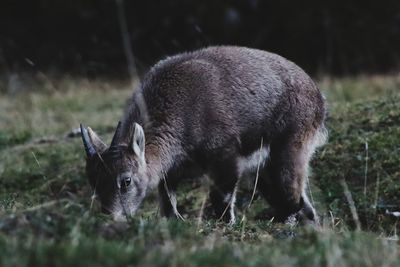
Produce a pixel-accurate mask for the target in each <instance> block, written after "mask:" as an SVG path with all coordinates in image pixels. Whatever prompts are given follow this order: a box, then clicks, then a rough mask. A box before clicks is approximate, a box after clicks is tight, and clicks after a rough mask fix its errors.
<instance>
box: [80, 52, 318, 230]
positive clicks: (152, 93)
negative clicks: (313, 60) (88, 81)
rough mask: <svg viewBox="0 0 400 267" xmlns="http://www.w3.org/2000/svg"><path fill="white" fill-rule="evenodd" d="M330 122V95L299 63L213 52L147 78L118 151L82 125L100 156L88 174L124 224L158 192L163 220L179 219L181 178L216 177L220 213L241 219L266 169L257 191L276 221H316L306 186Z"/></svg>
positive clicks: (158, 68) (214, 199) (179, 60)
mask: <svg viewBox="0 0 400 267" xmlns="http://www.w3.org/2000/svg"><path fill="white" fill-rule="evenodd" d="M324 118H325V102H324V98H323V96H322V95H321V93H320V91H319V89H318V88H317V86H316V85H315V84H314V82H313V81H312V79H311V78H310V77H309V76H308V75H307V74H306V73H305V72H304V71H303V70H302V69H301V68H300V67H298V66H297V65H295V64H294V63H293V62H291V61H288V60H287V59H285V58H283V57H281V56H278V55H276V54H272V53H268V52H265V51H261V50H256V49H249V48H244V47H228V46H220V47H209V48H205V49H201V50H198V51H194V52H190V53H183V54H179V55H176V56H173V57H169V58H167V59H165V60H162V61H160V62H159V63H157V64H156V65H155V66H154V67H153V68H152V69H151V70H150V71H149V72H148V73H147V74H146V75H145V77H144V79H143V81H142V83H141V85H140V86H139V88H138V89H137V90H136V91H135V92H134V94H133V97H132V98H131V99H130V101H129V104H128V106H127V108H126V110H125V113H124V117H123V119H122V123H121V124H120V125H119V127H118V129H117V131H116V134H115V137H114V140H113V142H112V145H111V146H110V147H108V148H107V146H106V145H104V143H102V142H101V140H100V139H99V138H98V136H97V135H96V134H95V133H94V132H93V131H92V130H91V129H90V128H88V129H86V128H84V127H83V128H82V133H83V138H84V143H85V145H86V151H87V152H88V146H89V147H91V148H92V149H94V151H95V152H93V150H92V153H89V152H88V160H87V172H88V176H89V180H90V181H91V184H92V186H93V187H95V188H96V191H97V194H98V195H99V197H100V201H101V202H102V205H103V209H104V210H106V211H107V210H108V211H109V212H111V213H112V214H113V215H114V216H115V217H116V218H117V217H118V216H122V217H123V216H126V215H132V214H133V213H134V212H135V211H136V209H137V208H138V206H139V204H140V202H141V201H142V199H143V198H144V196H145V192H146V191H147V190H148V189H151V188H155V187H157V186H158V189H159V194H160V204H161V213H162V214H163V215H165V216H174V215H177V214H178V213H177V210H176V200H175V189H176V187H177V185H178V184H179V181H180V179H181V178H183V177H185V176H188V175H201V174H208V175H209V177H210V178H212V180H213V181H214V185H213V188H212V190H211V192H210V201H211V203H212V205H213V207H214V211H215V215H216V216H217V217H218V218H219V217H223V218H224V219H226V220H228V221H231V222H233V221H234V212H233V208H234V202H235V192H236V189H235V188H236V184H237V181H238V179H239V178H240V177H241V176H243V174H244V173H245V172H246V171H247V170H249V169H251V168H254V166H258V167H260V169H261V170H260V172H259V179H258V187H257V188H258V189H259V191H260V192H261V193H262V195H263V196H264V197H265V198H266V200H267V201H268V202H269V203H270V205H271V206H272V207H273V208H274V211H275V214H274V216H275V218H276V219H279V220H285V219H286V218H288V217H289V216H291V215H293V214H295V215H298V216H299V217H300V218H302V219H307V220H312V221H315V220H316V219H317V218H316V214H315V211H314V209H313V207H312V206H311V204H310V202H309V201H308V198H307V195H306V193H305V179H306V178H307V168H308V163H309V161H310V158H311V156H312V153H313V152H314V150H315V148H316V147H317V146H318V145H321V144H323V142H324V140H325V135H326V134H325V132H326V131H325V128H324ZM85 135H86V139H85ZM267 158H268V160H266V159H267ZM254 159H256V160H255V161H254ZM259 159H261V162H260V161H259ZM228 208H229V209H228ZM227 210H229V212H227Z"/></svg>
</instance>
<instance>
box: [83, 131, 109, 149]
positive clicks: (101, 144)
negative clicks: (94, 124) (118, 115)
mask: <svg viewBox="0 0 400 267" xmlns="http://www.w3.org/2000/svg"><path fill="white" fill-rule="evenodd" d="M87 131H88V134H89V138H90V140H91V141H92V144H93V146H94V148H95V149H96V151H97V153H102V152H103V151H104V150H106V149H107V145H106V144H105V143H104V142H103V141H101V139H100V137H99V136H98V135H97V134H96V133H95V132H94V131H93V130H92V129H91V128H90V127H87Z"/></svg>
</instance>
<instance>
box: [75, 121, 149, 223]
mask: <svg viewBox="0 0 400 267" xmlns="http://www.w3.org/2000/svg"><path fill="white" fill-rule="evenodd" d="M81 133H82V140H83V145H84V147H85V150H86V155H87V160H86V173H87V177H88V179H89V183H90V185H91V187H92V189H93V190H94V192H95V194H96V196H97V197H98V198H99V200H100V202H101V207H102V211H103V212H105V213H109V214H112V216H113V217H114V219H115V220H124V219H125V218H126V217H127V216H132V215H133V214H134V213H135V212H136V210H137V209H138V207H139V205H140V203H141V202H142V200H143V198H144V197H145V194H146V189H147V185H148V179H147V176H146V171H145V170H146V160H145V156H144V155H145V154H144V149H145V137H144V132H143V128H142V127H141V126H140V125H139V124H136V123H135V125H134V126H133V128H132V130H131V131H130V134H129V137H128V138H127V139H128V140H121V138H120V136H121V122H119V123H118V126H117V129H116V131H115V134H114V137H113V139H112V141H111V145H110V146H109V147H107V145H106V144H105V143H104V142H103V141H102V140H101V139H100V137H99V136H98V135H97V134H96V133H95V132H94V131H93V130H92V129H91V128H90V127H87V128H85V127H84V126H82V124H81Z"/></svg>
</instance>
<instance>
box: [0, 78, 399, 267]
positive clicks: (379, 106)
mask: <svg viewBox="0 0 400 267" xmlns="http://www.w3.org/2000/svg"><path fill="white" fill-rule="evenodd" d="M319 84H320V86H321V88H322V90H323V91H324V93H325V95H326V96H327V99H328V102H329V118H328V121H327V125H328V128H329V132H330V137H329V142H328V144H327V145H325V146H324V147H322V148H321V149H320V150H319V152H318V153H317V154H316V156H315V157H314V160H313V161H312V166H311V172H310V173H311V175H310V184H311V185H310V189H311V192H312V198H313V201H314V203H315V206H316V207H317V210H318V212H319V214H320V216H321V217H322V222H323V226H322V228H321V229H319V230H315V229H311V228H308V227H303V226H300V225H295V226H293V225H284V224H278V223H274V222H270V221H268V220H262V219H260V218H261V217H262V215H263V213H264V211H265V209H266V208H267V205H266V204H265V203H264V201H263V200H262V199H261V198H260V197H258V196H256V198H255V201H254V203H253V204H252V206H251V208H250V209H247V208H246V207H247V205H248V202H249V199H250V196H251V191H252V185H253V180H252V179H251V177H250V178H249V179H247V180H246V181H244V182H243V183H242V184H241V186H240V189H239V200H238V209H237V214H238V218H239V220H238V222H237V223H236V224H235V225H233V226H228V225H226V224H224V223H222V222H219V221H215V220H210V219H203V218H201V217H200V216H199V214H200V211H201V207H202V204H203V202H204V200H205V196H206V192H207V186H206V184H207V183H208V181H207V180H203V181H193V180H188V181H187V182H186V183H185V185H184V186H182V189H181V190H180V191H179V192H178V206H179V209H180V211H181V213H182V215H183V216H184V217H185V219H186V220H185V221H179V220H169V221H168V220H165V219H162V218H160V216H159V214H158V208H157V196H156V194H155V193H153V194H151V195H149V196H148V197H147V199H146V200H145V203H144V206H143V207H142V209H141V211H140V212H139V214H138V215H137V216H136V217H135V218H134V219H133V220H132V221H131V222H129V223H114V222H112V221H111V220H110V219H109V218H108V217H106V216H104V215H102V214H100V213H99V207H98V204H97V202H95V201H94V202H93V201H92V198H91V196H92V192H91V190H90V188H89V186H88V183H87V182H86V177H85V173H84V166H85V161H84V157H85V155H84V150H83V148H82V144H81V139H80V138H79V137H68V136H67V134H68V133H69V132H70V131H71V129H73V128H76V127H78V125H79V122H84V123H86V124H88V125H90V126H91V127H92V128H94V129H95V130H96V131H97V132H98V133H99V134H101V135H102V136H103V137H104V138H105V139H106V140H108V141H110V138H111V136H112V134H113V130H114V127H115V125H116V123H117V121H118V119H119V118H120V116H121V115H122V110H123V106H124V104H125V101H126V100H127V98H128V97H129V96H130V94H131V89H129V88H128V86H127V85H126V84H124V83H115V82H113V83H106V82H101V81H98V82H96V81H87V80H85V79H70V78H66V79H61V80H59V81H53V82H50V81H45V82H42V83H39V84H38V85H37V86H36V87H35V88H34V89H29V92H24V93H21V92H19V93H18V92H14V91H13V92H6V89H3V90H0V91H3V93H1V95H0V266H2V267H6V266H185V267H186V266H400V246H399V245H400V242H399V238H398V231H399V230H400V226H399V224H400V222H399V217H396V214H395V213H392V212H394V211H400V77H393V76H391V77H380V76H376V77H358V78H347V79H322V80H321V81H320V83H319ZM0 89H1V88H0ZM205 203H206V205H205V206H206V207H207V202H205Z"/></svg>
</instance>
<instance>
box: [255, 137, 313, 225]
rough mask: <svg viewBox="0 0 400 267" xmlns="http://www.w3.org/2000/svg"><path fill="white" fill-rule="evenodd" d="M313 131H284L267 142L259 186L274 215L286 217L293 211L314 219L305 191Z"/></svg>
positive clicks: (279, 218)
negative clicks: (299, 133) (268, 146)
mask: <svg viewBox="0 0 400 267" xmlns="http://www.w3.org/2000/svg"><path fill="white" fill-rule="evenodd" d="M312 139H313V135H310V136H307V137H303V136H296V135H292V136H290V135H286V136H284V137H281V138H280V139H279V140H275V142H273V143H272V144H271V145H270V149H271V150H270V157H269V160H268V162H267V164H266V166H265V167H264V169H263V170H262V172H261V174H260V181H259V190H260V191H261V193H262V194H263V195H264V197H265V198H266V199H267V201H268V202H269V203H270V204H271V206H272V207H273V209H274V211H275V219H277V220H278V221H285V220H286V219H287V218H288V217H289V216H291V215H293V214H296V215H299V217H300V219H308V220H311V221H314V222H316V221H317V216H316V213H315V211H314V208H313V207H312V205H311V203H310V202H309V201H308V197H307V195H306V192H305V187H306V184H305V179H307V169H308V163H309V160H310V157H311V155H312V152H313V150H314V146H313V142H312Z"/></svg>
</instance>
